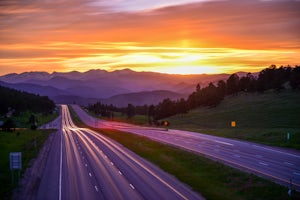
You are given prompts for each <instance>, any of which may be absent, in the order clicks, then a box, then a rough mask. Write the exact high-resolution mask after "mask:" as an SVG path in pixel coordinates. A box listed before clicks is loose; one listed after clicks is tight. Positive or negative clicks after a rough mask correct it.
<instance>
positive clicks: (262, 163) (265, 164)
mask: <svg viewBox="0 0 300 200" xmlns="http://www.w3.org/2000/svg"><path fill="white" fill-rule="evenodd" d="M259 164H261V165H264V166H268V164H267V163H264V162H259Z"/></svg>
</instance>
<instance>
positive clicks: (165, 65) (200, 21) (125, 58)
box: [0, 0, 300, 74]
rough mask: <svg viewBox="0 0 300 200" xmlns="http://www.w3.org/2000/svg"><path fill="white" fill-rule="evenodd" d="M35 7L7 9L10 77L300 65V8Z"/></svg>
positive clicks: (11, 1) (4, 27) (5, 68)
mask: <svg viewBox="0 0 300 200" xmlns="http://www.w3.org/2000/svg"><path fill="white" fill-rule="evenodd" d="M28 2H29V3H21V2H20V1H18V0H3V1H1V2H0V10H1V11H0V16H1V18H0V27H1V29H0V38H1V40H0V41H1V43H0V73H2V74H3V73H8V72H21V71H28V70H34V69H36V68H39V69H40V70H47V71H49V70H56V71H58V70H63V71H66V70H81V71H85V70H88V68H104V69H108V70H113V69H119V68H124V67H130V68H132V69H135V70H150V71H162V72H168V69H169V72H170V73H173V72H174V71H176V72H181V71H182V69H184V68H185V69H187V68H189V69H190V70H184V72H190V73H193V72H195V73H198V72H201V71H202V72H208V73H216V72H232V71H237V70H244V71H253V70H257V67H261V68H264V67H266V66H268V65H270V64H273V63H274V64H278V65H280V64H283V65H286V64H291V65H294V64H299V61H298V60H297V58H299V57H300V37H299V35H300V17H299V10H300V2H299V1H292V0H286V1H259V0H253V1H234V0H231V1H203V2H199V3H190V4H181V5H175V6H168V7H163V5H162V6H159V4H158V3H157V2H155V4H154V7H161V8H159V9H153V5H149V9H145V10H136V8H139V6H136V7H134V8H132V9H125V10H126V11H122V9H121V8H120V6H119V7H118V6H116V8H118V9H116V8H114V5H113V4H110V5H107V4H104V3H103V2H102V1H97V5H96V4H95V1H86V0H74V1H71V0H68V1H66V0H64V1H62V0H58V1H34V2H32V1H28ZM182 2H185V3H186V2H187V1H182ZM177 4H178V3H177ZM122 5H123V4H122ZM124 5H126V6H133V5H132V4H128V5H127V4H124ZM168 5H169V4H168ZM144 7H145V6H143V8H144ZM128 10H134V11H130V12H129V11H128ZM37 66H38V67H37ZM197 69H199V70H197ZM184 72H183V71H182V72H181V73H184Z"/></svg>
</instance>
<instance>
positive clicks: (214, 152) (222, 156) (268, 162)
mask: <svg viewBox="0 0 300 200" xmlns="http://www.w3.org/2000/svg"><path fill="white" fill-rule="evenodd" d="M72 107H73V109H74V110H75V112H76V113H77V115H78V116H79V117H80V118H81V120H82V121H84V122H85V123H86V124H88V125H89V126H92V127H97V128H110V129H116V130H120V131H125V132H131V133H134V134H138V135H141V136H145V137H148V138H150V139H152V140H156V141H159V142H163V143H166V144H171V145H174V146H176V147H180V148H183V149H187V150H191V151H194V152H197V153H200V154H202V155H205V156H208V157H210V158H213V159H216V160H220V161H222V162H224V163H225V164H228V165H230V166H233V167H236V168H239V169H242V170H246V171H251V172H252V173H255V174H257V175H259V176H264V177H267V178H269V179H271V180H273V181H276V182H278V183H280V184H283V185H286V186H290V184H292V185H293V187H294V188H295V189H297V190H300V152H299V151H296V150H287V149H283V148H278V147H270V146H265V145H260V144H256V143H252V142H244V141H239V140H233V139H227V138H221V137H216V136H211V135H206V134H200V133H194V132H189V131H181V130H169V131H166V130H165V129H159V128H151V127H150V128H149V127H141V126H136V125H130V124H125V123H118V122H110V121H103V120H99V119H96V118H93V117H91V116H89V115H88V114H87V113H86V112H85V111H83V110H82V109H81V108H80V107H79V106H77V105H73V106H72Z"/></svg>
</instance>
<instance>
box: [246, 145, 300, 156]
mask: <svg viewBox="0 0 300 200" xmlns="http://www.w3.org/2000/svg"><path fill="white" fill-rule="evenodd" d="M252 146H253V147H257V148H261V149H265V150H268V151H273V152H276V153H281V154H285V155H289V156H294V157H296V158H300V156H298V155H295V154H292V153H286V152H282V151H278V150H273V149H269V148H266V147H261V146H257V145H255V144H253V145H252Z"/></svg>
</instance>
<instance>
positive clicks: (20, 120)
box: [13, 111, 59, 128]
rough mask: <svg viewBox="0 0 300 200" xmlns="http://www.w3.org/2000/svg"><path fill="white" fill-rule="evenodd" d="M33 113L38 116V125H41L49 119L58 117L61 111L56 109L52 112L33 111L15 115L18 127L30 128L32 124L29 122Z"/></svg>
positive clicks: (14, 118)
mask: <svg viewBox="0 0 300 200" xmlns="http://www.w3.org/2000/svg"><path fill="white" fill-rule="evenodd" d="M31 114H34V115H35V116H36V118H37V126H41V125H42V124H45V123H47V122H49V121H52V120H54V119H55V118H56V117H58V115H59V112H58V111H56V112H54V113H52V114H42V113H33V112H29V111H26V112H22V113H20V114H19V115H17V116H13V120H14V121H15V123H16V126H17V127H18V128H30V126H31V124H29V123H28V121H29V118H30V116H31Z"/></svg>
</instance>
